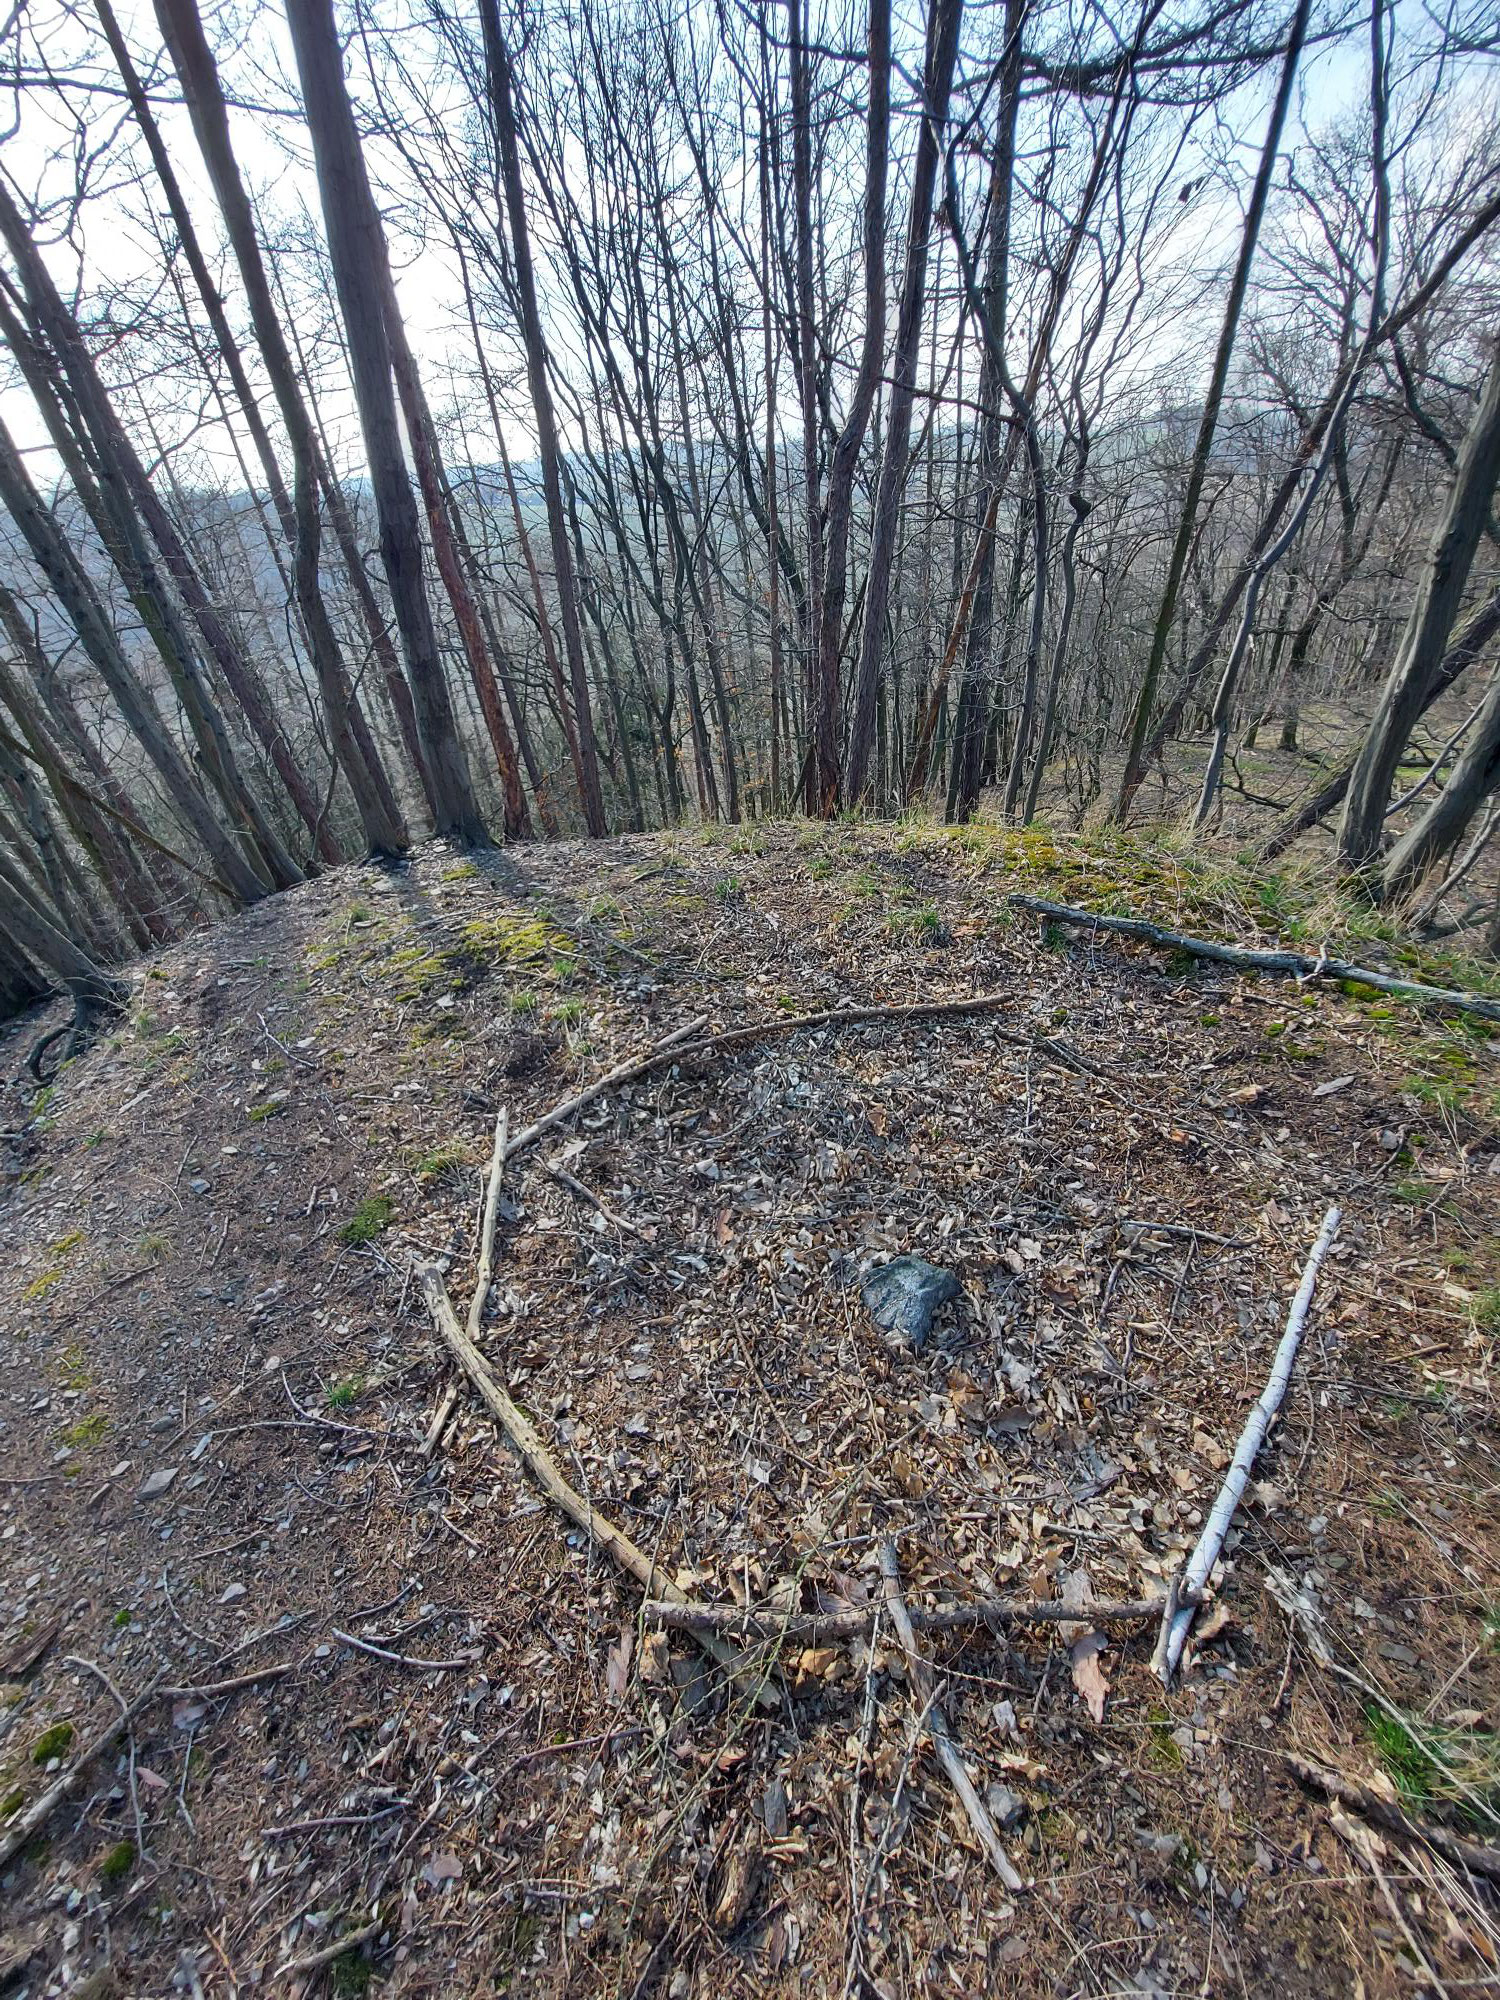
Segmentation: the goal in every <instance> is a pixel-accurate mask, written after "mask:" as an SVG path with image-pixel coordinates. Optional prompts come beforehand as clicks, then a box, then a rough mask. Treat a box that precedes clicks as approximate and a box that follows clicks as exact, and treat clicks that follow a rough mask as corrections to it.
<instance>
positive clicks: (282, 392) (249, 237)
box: [156, 0, 407, 853]
mask: <svg viewBox="0 0 1500 2000" xmlns="http://www.w3.org/2000/svg"><path fill="white" fill-rule="evenodd" d="M156 14H157V22H158V25H159V26H160V28H161V31H162V36H163V38H164V40H165V41H166V43H167V46H168V49H169V50H170V52H171V56H172V61H173V64H174V66H175V68H176V71H177V76H178V80H179V82H180V83H181V86H182V92H183V96H184V99H185V100H186V103H187V107H188V114H189V116H190V118H191V120H192V125H193V131H194V134H195V136H196V138H197V140H198V147H199V151H200V152H201V153H202V155H203V160H204V164H205V166H206V167H207V168H208V173H209V179H210V180H211V181H212V183H213V188H214V195H215V198H216V199H217V201H218V204H219V209H220V212H221V213H222V215H223V217H224V224H225V228H226V229H227V231H228V234H229V241H230V245H231V247H232V249H233V251H234V256H235V263H236V265H237V266H238V269H239V273H240V281H241V283H242V284H243V285H244V287H245V295H246V298H247V299H248V301H249V305H250V318H251V323H252V325H253V326H254V329H255V338H256V342H257V345H258V346H259V348H260V354H261V360H262V363H263V365H264V367H265V369H266V373H267V374H268V375H269V377H270V381H271V390H272V393H273V394H274V396H275V398H276V403H277V407H278V409H279V410H280V412H281V420H282V424H283V426H284V427H285V429H286V433H287V440H288V442H289V444H290V446H291V453H292V498H291V519H290V522H288V521H287V519H286V517H285V515H284V514H283V516H282V522H283V528H284V530H289V539H290V541H291V545H292V550H293V564H292V576H293V587H294V589H295V591H296V597H297V608H298V611H299V613H300V615H301V619H302V628H303V631H304V632H305V633H306V635H307V643H308V650H309V652H310V653H311V656H312V664H313V672H314V674H315V675H316V677H317V682H318V692H319V695H320V698H321V700H322V704H323V710H324V715H325V717H326V719H327V724H328V730H329V735H330V737H331V740H332V745H333V754H334V758H335V760H336V762H337V764H338V766H339V769H340V770H341V771H342V772H343V774H344V777H345V779H346V780H347V782H348V785H349V790H350V793H351V795H352V797H353V800H354V805H355V810H356V812H357V813H358V814H359V820H360V826H361V829H362V831H363V833H364V837H365V840H366V842H367V844H368V845H369V846H370V848H371V849H372V850H373V851H375V852H391V853H397V852H399V851H400V850H401V849H403V848H404V847H405V846H406V840H407V834H406V827H405V825H404V824H403V822H402V818H401V811H400V808H399V806H398V805H397V802H396V797H395V794H394V792H393V791H392V789H391V784H390V779H389V777H388V775H387V773H386V771H385V768H384V766H383V764H382V763H381V760H380V757H379V754H378V752H377V751H376V750H375V748H374V745H373V743H372V742H371V741H370V739H369V736H368V732H366V731H363V730H361V729H360V728H359V727H358V726H357V725H358V723H359V722H361V721H362V719H363V718H362V717H360V716H359V714H358V703H357V699H356V697H355V695H354V693H353V690H352V689H351V687H350V684H349V675H348V672H347V669H346V668H345V665H344V658H343V653H342V651H341V649H340V647H339V643H338V640H337V637H336V636H335V634H334V629H333V621H332V619H331V618H330V617H329V615H328V606H327V604H326V602H325V601H324V597H323V587H322V582H321V579H320V575H319V561H320V554H321V539H322V537H321V526H320V522H319V518H318V467H317V442H316V439H315V438H314V436H313V429H312V424H311V421H310V419H309V417H308V414H307V407H306V405H305V403H304V402H303V399H302V390H301V385H300V384H299V382H298V380H297V373H296V370H295V368H294V367H293V365H292V357H291V353H290V351H289V349H288V347H287V344H286V337H285V335H284V333H283V332H282V327H281V321H280V319H279V317H278V315H277V312H276V308H275V305H274V303H273V301H272V298H271V288H270V284H269V282H268V281H267V277H266V269H265V264H264V262H263V260H262V257H261V251H260V243H259V239H258V237H257V234H256V228H255V218H254V216H253V214H252V212H251V208H250V201H249V197H248V196H247V194H246V193H245V188H244V183H243V182H242V181H241V179H240V172H239V165H238V163H237V161H236V159H235V156H234V149H233V145H232V143H231V140H230V135H229V114H228V109H227V107H226V105H225V102H224V93H223V88H222V86H221V84H220V82H219V72H218V68H217V66H216V65H215V63H214V59H213V54H212V52H211V51H210V49H209V46H208V41H207V38H206V36H205V35H204V32H203V23H202V21H201V20H200V18H199V15H198V10H197V5H196V0H157V4H156ZM247 387H248V385H247ZM271 463H272V464H273V465H274V464H275V458H274V454H272V457H271ZM278 488H279V489H280V492H281V505H284V504H285V500H286V494H285V488H284V486H283V485H282V484H281V482H280V479H279V474H278V478H277V480H276V481H275V482H274V483H273V484H272V489H271V490H272V493H273V496H274V495H275V494H276V492H277V490H278ZM278 511H279V509H278ZM347 554H348V552H347V550H346V557H347ZM356 560H357V558H356ZM361 737H363V739H364V740H363V741H361Z"/></svg>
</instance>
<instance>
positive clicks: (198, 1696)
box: [158, 1660, 297, 1701]
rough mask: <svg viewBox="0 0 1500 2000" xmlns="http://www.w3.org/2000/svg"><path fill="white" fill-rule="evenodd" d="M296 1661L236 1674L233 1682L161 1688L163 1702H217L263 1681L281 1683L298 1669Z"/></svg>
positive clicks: (284, 1661) (282, 1662) (283, 1661)
mask: <svg viewBox="0 0 1500 2000" xmlns="http://www.w3.org/2000/svg"><path fill="white" fill-rule="evenodd" d="M296 1665H297V1662H296V1661H295V1660H282V1661H280V1662H278V1664H277V1665H275V1666H274V1667H257V1668H256V1669H255V1671H254V1673H249V1674H236V1675H235V1676H234V1678H233V1680H227V1681H205V1682H204V1683H203V1685H202V1686H201V1687H176V1688H161V1689H159V1690H158V1692H159V1693H160V1695H161V1698H162V1700H163V1701H217V1700H218V1699H219V1698H220V1697H221V1696H222V1695H226V1694H238V1693H239V1691H240V1689H241V1688H247V1687H256V1686H258V1685H259V1683H260V1682H261V1681H279V1680H280V1679H281V1678H282V1676H283V1675H285V1674H289V1673H291V1672H292V1671H293V1669H294V1668H295V1667H296Z"/></svg>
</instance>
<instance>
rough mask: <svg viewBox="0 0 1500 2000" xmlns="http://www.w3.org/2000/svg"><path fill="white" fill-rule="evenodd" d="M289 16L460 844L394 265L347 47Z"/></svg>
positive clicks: (293, 11) (432, 772)
mask: <svg viewBox="0 0 1500 2000" xmlns="http://www.w3.org/2000/svg"><path fill="white" fill-rule="evenodd" d="M287 24H288V26H289V27H290V29H291V33H292V47H293V50H294V51H295V54H296V58H297V73H298V76H299V78H300V80H301V84H302V103H303V109H304V111H305V113H306V117H307V124H308V131H309V132H310V134H311V136H312V144H313V158H314V162H315V165H316V167H317V174H318V193H319V197H320V200H321V204H322V209H323V223H324V228H325V230H326V232H327V237H328V253H329V259H330V262H331V263H332V266H333V278H334V286H335V289H336V290H337V292H338V299H339V310H340V315H341V317H342V319H343V323H344V332H345V335H346V337H347V340H348V345H349V361H350V369H351V373H352V374H353V377H354V399H355V402H356V403H357V404H358V406H359V422H360V429H361V431H362V432H363V434H364V440H365V453H366V457H367V459H368V461H369V467H370V485H371V490H372V491H373V493H374V497H375V511H376V514H377V516H378V518H379V521H380V558H381V562H382V564H383V565H384V568H385V574H386V581H387V582H388V584H389V585H390V592H391V603H392V606H393V608H394V610H395V613H396V625H397V629H398V630H399V632H400V634H401V643H402V648H403V651H404V652H405V655H406V669H407V674H408V677H409V679H410V681H411V688H412V697H413V705H414V707H415V710H416V717H417V733H418V737H419V740H420V742H421V745H422V755H423V758H424V759H425V761H426V765H427V776H428V784H429V789H430V798H431V803H432V811H433V821H434V831H435V832H437V833H439V834H441V835H443V836H444V837H445V838H447V839H451V840H457V841H462V842H464V843H465V844H474V843H479V844H484V843H485V842H487V841H488V838H489V835H488V834H487V833H486V831H485V825H484V821H483V819H482V818H481V817H480V812H479V805H478V802H477V800H476V799H475V797H474V787H473V784H472V782H471V780H470V777H469V769H468V764H467V761H466V759H465V756H464V749H463V745H462V743H461V742H460V741H459V736H458V730H457V727H456V725H455V722H454V717H453V706H452V703H451V701H450V700H449V697H448V687H447V683H446V682H445V680H444V678H443V662H442V658H441V655H440V654H439V651H438V643H437V633H436V631H435V629H434V626H433V622H432V606H431V604H430V603H429V602H428V597H427V581H426V577H425V574H424V563H423V557H422V538H421V533H420V530H419V528H418V524H417V507H416V501H415V499H414V498H413V496H412V490H411V481H410V480H409V479H408V477H407V472H406V465H405V462H404V460H403V458H402V455H401V436H400V431H399V429H398V427H397V422H396V401H395V396H394V393H393V390H392V386H391V351H390V342H389V339H388V337H387V333H386V325H385V312H384V303H385V297H386V292H387V288H388V286H389V284H390V264H389V259H388V257H387V254H386V244H385V232H384V230H383V228H382V227H381V222H380V215H379V211H378V210H377V209H376V206H375V198H374V196H373V195H372V194H371V192H370V183H369V178H368V176H367V175H366V173H365V162H364V155H363V153H362V151H361V150H360V143H359V133H358V131H357V129H356V127H355V123H354V112H353V110H352V108H351V106H350V103H349V96H348V92H347V91H346V89H345V87H344V66H343V54H342V51H341V50H340V47H339V39H338V33H337V30H336V28H335V26H334V19H333V4H332V0H290V4H289V5H288V8H287Z"/></svg>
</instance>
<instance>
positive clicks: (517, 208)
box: [479, 0, 609, 840]
mask: <svg viewBox="0 0 1500 2000" xmlns="http://www.w3.org/2000/svg"><path fill="white" fill-rule="evenodd" d="M479 14H480V21H481V23H482V26H483V30H484V47H485V61H486V65H487V68H488V72H489V87H490V101H491V108H492V111H493V115H494V128H495V145H496V149H497V152H498V154H499V159H500V175H501V181H502V184H503V186H504V190H505V205H506V212H507V214H508V216H509V220H510V239H511V256H512V258H513V260H514V265H515V277H516V292H517V296H518V298H519V301H520V307H521V333H522V338H523V340H524V342H525V347H526V376H527V381H528V383H529V385H530V388H531V404H532V409H533V411H534V413H535V416H536V427H537V451H538V455H539V456H540V458H541V462H542V490H543V493H544V496H545V498H546V503H547V528H548V532H549V534H550V536H551V541H552V568H553V574H554V576H555V578H556V581H557V596H558V609H559V612H560V614H561V618H562V628H563V650H564V652H565V653H566V654H567V660H568V679H569V682H570V684H571V687H572V694H573V718H574V726H575V731H576V738H577V761H576V764H575V767H574V768H575V775H576V777H577V780H578V798H579V803H580V805H581V806H582V808H583V823H584V826H585V828H586V830H587V832H588V834H589V836H590V838H591V839H594V840H600V839H602V838H603V837H604V835H605V834H606V833H607V832H608V830H609V829H608V825H607V822H606V820H605V816H604V796H603V793H602V792H601V791H600V789H599V759H598V753H597V749H596V746H595V742H594V717H593V706H592V702H591V700H590V696H589V684H588V672H587V668H586V666H585V663H584V657H583V632H582V627H581V625H580V622H579V612H578V581H577V577H576V575H575V573H574V566H573V551H572V549H571V547H570V546H569V542H568V527H567V520H566V517H565V514H564V512H563V498H562V472H561V466H560V463H559V460H560V451H559V446H558V437H557V418H556V414H555V412H554V410H553V406H552V389H551V386H550V384H549V383H548V380H547V348H546V340H545V336H544V335H543V332H542V318H541V311H540V309H539V307H538V304H537V293H536V276H535V273H534V271H533V269H532V262H531V234H530V229H529V226H528V223H527V219H526V195H525V190H524V188H523V186H522V183H521V151H520V145H519V141H518V138H517V133H516V112H515V96H514V91H515V86H514V79H513V76H512V71H511V60H510V52H509V50H508V49H507V48H506V46H505V40H504V37H503V36H502V34H501V31H500V11H499V7H498V5H497V4H496V0H480V7H479Z"/></svg>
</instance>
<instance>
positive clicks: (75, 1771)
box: [0, 1674, 161, 1868]
mask: <svg viewBox="0 0 1500 2000" xmlns="http://www.w3.org/2000/svg"><path fill="white" fill-rule="evenodd" d="M160 1679H161V1675H160V1674H158V1675H157V1676H156V1679H155V1680H153V1681H152V1682H151V1684H150V1685H149V1687H147V1688H146V1689H145V1691H144V1692H143V1693H141V1694H138V1695H137V1696H136V1698H135V1700H134V1701H132V1702H129V1703H127V1704H125V1705H124V1706H122V1708H121V1709H120V1712H119V1714H118V1715H116V1716H115V1718H114V1720H113V1721H112V1722H111V1723H110V1724H109V1726H108V1727H107V1728H106V1729H102V1730H101V1731H100V1732H99V1734H98V1735H97V1736H96V1737H95V1738H94V1740H93V1742H92V1743H89V1744H86V1745H85V1747H84V1748H83V1749H82V1750H80V1751H79V1753H78V1755H77V1756H76V1757H75V1758H74V1759H73V1761H72V1763H71V1764H70V1765H69V1766H68V1768H67V1770H66V1771H64V1772H63V1774H62V1776H61V1777H60V1778H56V1779H54V1781H53V1782H52V1783H51V1784H50V1785H49V1786H48V1787H47V1789H46V1791H45V1792H43V1793H42V1795H41V1797H40V1798H38V1799H34V1800H33V1801H32V1803H31V1804H30V1805H29V1806H28V1807H27V1808H26V1810H25V1811H24V1812H23V1813H22V1814H21V1815H20V1817H19V1818H18V1819H16V1820H15V1821H13V1822H12V1824H11V1825H10V1826H8V1827H7V1828H6V1830H5V1832H4V1833H3V1834H0V1868H3V1867H4V1866H5V1864H6V1862H7V1861H11V1860H13V1859H14V1858H15V1856H16V1855H17V1854H19V1853H20V1851H21V1849H22V1848H23V1847H24V1846H25V1845H26V1843H27V1841H28V1840H30V1838H31V1836H32V1835H33V1834H34V1833H39V1832H40V1831H41V1829H42V1828H43V1827H44V1826H45V1825H46V1823H47V1821H48V1820H49V1819H50V1818H51V1817H52V1815H53V1813H54V1812H55V1811H56V1810H57V1808H58V1807H59V1806H60V1805H61V1804H62V1802H63V1800H64V1799H66V1798H69V1797H71V1795H72V1794H73V1793H74V1792H75V1791H76V1790H77V1789H78V1786H79V1784H80V1783H81V1782H82V1779H83V1774H84V1772H85V1771H86V1770H87V1769H88V1767H89V1765H90V1764H92V1763H93V1761H94V1759H95V1758H96V1757H99V1756H102V1755H103V1753H104V1752H105V1751H106V1750H108V1749H109V1748H110V1746H111V1744H113V1743H114V1742H115V1741H116V1740H117V1739H118V1738H119V1737H121V1736H123V1735H124V1734H125V1732H126V1731H127V1730H128V1729H129V1727H130V1725H131V1723H132V1722H134V1721H135V1719H136V1717H137V1716H138V1715H139V1714H140V1712H141V1710H142V1709H143V1708H144V1707H145V1706H146V1705H147V1703H148V1702H149V1701H150V1700H151V1699H152V1697H153V1696H154V1695H155V1693H156V1691H157V1683H158V1682H159V1681H160Z"/></svg>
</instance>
